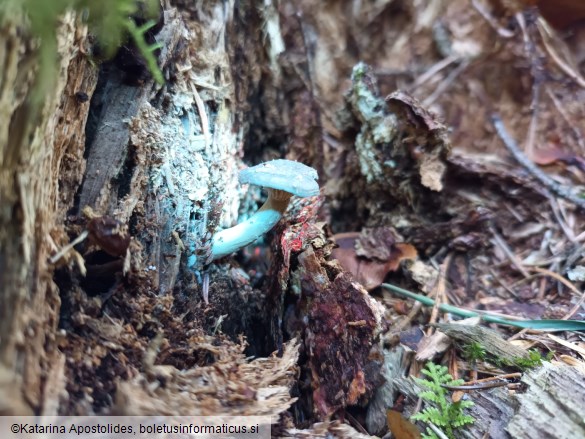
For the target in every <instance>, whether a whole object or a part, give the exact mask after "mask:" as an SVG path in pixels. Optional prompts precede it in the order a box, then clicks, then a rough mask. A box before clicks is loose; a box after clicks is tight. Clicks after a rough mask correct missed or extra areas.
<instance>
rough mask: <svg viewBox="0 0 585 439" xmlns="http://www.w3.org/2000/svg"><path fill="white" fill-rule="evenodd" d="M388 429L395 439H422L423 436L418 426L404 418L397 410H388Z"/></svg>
mask: <svg viewBox="0 0 585 439" xmlns="http://www.w3.org/2000/svg"><path fill="white" fill-rule="evenodd" d="M387 416H388V428H389V429H390V431H391V432H392V434H393V435H394V437H395V438H398V439H420V438H421V434H420V431H419V429H418V428H417V426H416V425H414V424H413V423H412V422H410V421H409V420H408V419H406V418H404V417H403V416H402V415H401V414H400V413H399V412H397V411H396V410H388V412H387Z"/></svg>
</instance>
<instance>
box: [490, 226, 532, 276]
mask: <svg viewBox="0 0 585 439" xmlns="http://www.w3.org/2000/svg"><path fill="white" fill-rule="evenodd" d="M490 232H491V233H492V235H493V236H494V239H493V240H492V244H494V245H495V246H497V247H500V249H501V250H502V251H503V252H504V253H505V254H506V256H507V257H508V259H509V260H510V262H512V265H514V267H516V268H517V269H518V271H519V272H520V273H522V275H523V276H524V277H528V276H530V275H529V274H528V272H527V271H526V269H525V268H524V266H523V265H522V262H521V261H520V260H519V259H518V257H517V256H516V255H515V254H514V252H513V251H512V249H511V248H510V247H509V246H508V243H507V242H506V241H504V238H502V237H501V236H500V234H499V233H498V232H497V231H496V229H495V228H494V227H490Z"/></svg>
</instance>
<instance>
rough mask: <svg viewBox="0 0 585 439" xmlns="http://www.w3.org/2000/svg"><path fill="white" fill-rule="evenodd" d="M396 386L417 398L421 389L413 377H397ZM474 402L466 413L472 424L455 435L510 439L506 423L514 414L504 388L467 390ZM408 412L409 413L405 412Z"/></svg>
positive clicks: (470, 437)
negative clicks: (472, 419)
mask: <svg viewBox="0 0 585 439" xmlns="http://www.w3.org/2000/svg"><path fill="white" fill-rule="evenodd" d="M396 387H397V388H398V390H399V391H400V393H402V394H403V395H405V396H407V397H408V398H411V400H412V401H417V400H418V395H419V394H420V392H422V391H423V389H422V387H420V386H419V385H418V384H416V382H415V381H414V380H413V379H404V378H402V379H398V380H396ZM466 398H469V399H470V400H471V401H473V402H474V403H475V405H474V406H473V407H471V408H470V409H468V411H466V413H468V414H470V415H471V416H473V418H474V419H475V421H474V423H473V424H470V425H467V426H466V427H465V428H464V429H461V430H460V431H458V432H457V434H458V435H460V436H457V437H462V438H467V439H480V438H486V437H487V438H490V439H510V435H509V434H508V433H506V430H505V428H506V425H507V424H508V422H509V420H510V419H511V418H512V416H513V414H514V408H513V404H512V401H513V399H512V397H511V396H510V395H509V394H508V391H507V390H506V389H505V388H501V387H500V388H496V389H489V390H485V391H481V392H480V391H473V392H469V394H468V395H467V396H466ZM407 414H410V413H407Z"/></svg>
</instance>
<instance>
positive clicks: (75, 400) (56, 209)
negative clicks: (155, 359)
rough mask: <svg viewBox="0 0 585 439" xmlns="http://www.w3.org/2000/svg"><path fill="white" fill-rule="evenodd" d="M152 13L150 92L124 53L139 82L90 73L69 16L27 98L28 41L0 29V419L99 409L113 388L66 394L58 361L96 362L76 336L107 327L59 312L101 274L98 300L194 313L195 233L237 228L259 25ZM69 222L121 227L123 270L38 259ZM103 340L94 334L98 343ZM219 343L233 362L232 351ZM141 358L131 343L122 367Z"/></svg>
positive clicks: (84, 252) (97, 68)
mask: <svg viewBox="0 0 585 439" xmlns="http://www.w3.org/2000/svg"><path fill="white" fill-rule="evenodd" d="M161 5H162V13H161V20H160V23H159V24H160V26H157V30H156V32H155V35H154V38H155V41H157V42H160V43H162V48H161V50H160V53H157V56H158V62H159V65H160V67H161V68H162V69H163V71H164V73H165V85H164V86H160V85H158V84H156V83H155V82H154V81H153V80H152V79H151V78H150V76H149V75H148V73H147V72H146V69H145V67H144V64H143V63H142V62H141V60H140V59H139V56H138V55H135V56H137V57H138V59H137V60H130V61H132V62H135V64H137V65H138V66H141V67H142V69H141V72H140V74H139V75H133V72H132V71H129V70H124V68H125V67H126V66H125V64H124V62H121V63H119V62H117V61H116V60H114V61H112V62H107V63H103V64H102V65H98V64H97V63H96V62H95V61H94V60H92V59H91V55H90V53H91V50H92V47H91V44H90V42H89V39H88V33H87V29H86V27H85V26H84V25H83V24H82V23H81V22H80V21H79V20H77V18H76V17H75V15H74V14H72V13H70V14H68V15H67V16H65V17H63V18H62V20H61V24H60V28H59V33H58V43H59V44H58V48H59V52H58V58H59V66H58V67H59V68H58V77H57V78H55V83H54V84H53V87H52V88H50V89H49V90H48V92H47V94H46V95H45V96H43V97H42V99H40V100H34V97H33V94H34V91H33V89H34V84H35V80H36V79H35V68H36V64H37V61H38V60H37V56H38V54H37V52H36V47H37V46H36V43H35V41H34V40H33V39H32V37H30V36H29V35H28V34H27V33H26V32H22V31H21V29H23V27H22V23H21V22H17V21H10V20H9V21H7V22H5V23H3V24H2V28H1V29H0V59H1V60H2V62H3V67H2V69H1V70H0V84H1V85H2V88H1V89H0V104H1V105H0V108H2V110H1V111H2V113H1V114H0V285H1V288H0V303H1V305H0V334H1V335H0V413H1V414H11V413H18V414H27V413H42V414H46V415H51V414H56V413H59V412H61V413H67V412H70V409H71V408H72V407H75V410H76V412H77V413H79V414H89V413H92V412H94V411H96V410H97V409H100V410H103V409H107V408H108V406H111V404H112V398H113V395H112V392H113V391H114V390H113V389H115V387H113V388H112V387H110V388H107V389H106V390H105V391H104V390H103V389H102V390H100V391H99V392H97V391H96V389H93V394H92V391H89V393H84V392H85V391H83V390H82V391H81V392H77V390H79V389H83V382H82V381H80V382H77V383H76V382H75V379H76V378H78V376H77V375H76V371H80V373H81V372H83V370H82V369H81V368H78V364H76V362H75V361H74V360H71V357H70V356H68V355H71V354H72V353H77V352H78V351H76V350H75V349H76V348H77V349H80V351H79V352H83V346H84V343H87V346H86V347H87V349H88V350H87V351H86V352H88V354H89V355H90V356H93V355H96V350H94V347H99V343H98V344H97V345H95V346H92V343H93V341H92V335H91V334H92V331H93V332H94V334H93V337H97V339H98V341H99V338H100V337H103V336H104V335H105V334H104V333H103V331H105V330H108V326H107V325H104V324H103V322H101V321H99V320H97V319H96V320H93V318H95V317H97V315H89V314H91V312H90V313H89V314H84V312H81V313H72V312H71V311H72V310H75V308H71V305H72V304H79V303H82V302H83V303H84V305H88V304H91V303H92V302H93V303H94V304H95V303H96V300H95V299H94V298H92V297H91V295H89V296H86V292H85V287H86V286H87V284H91V283H93V284H94V286H95V285H96V283H95V282H94V281H95V280H96V279H102V280H103V278H104V277H106V276H104V273H106V274H107V277H108V279H109V280H111V281H112V282H113V285H112V284H108V285H105V286H104V285H101V284H97V289H98V293H100V294H101V293H104V291H105V292H106V293H108V291H109V293H108V294H110V295H111V294H113V293H114V292H115V291H116V289H115V288H114V290H112V289H111V288H110V287H112V286H117V287H118V288H117V291H125V290H131V291H133V292H134V293H133V294H134V295H135V294H136V293H137V292H139V291H140V292H142V293H144V294H146V295H152V294H154V295H155V297H156V296H157V295H158V296H160V297H163V296H165V295H168V294H171V293H172V292H173V290H174V289H175V288H176V286H177V283H180V290H181V292H182V294H183V296H182V297H186V298H187V299H186V302H189V301H195V302H201V299H200V293H201V291H200V287H199V284H198V282H197V281H198V280H200V279H197V278H196V276H195V274H196V270H197V269H198V268H200V263H199V262H198V261H197V256H198V255H197V254H196V251H197V249H198V248H199V247H201V246H203V244H204V241H205V237H206V236H207V235H208V229H209V230H211V231H213V230H214V229H215V228H217V227H221V226H228V225H231V224H233V223H234V222H235V220H236V218H237V214H238V206H239V199H240V191H239V190H238V188H237V170H238V168H239V167H240V165H241V158H240V157H241V145H242V143H243V136H244V135H245V133H246V131H247V127H248V123H249V121H248V117H247V115H246V112H247V111H249V110H250V103H249V102H250V100H251V99H250V96H251V95H254V94H256V93H257V91H256V88H257V87H258V84H259V83H260V80H261V71H260V69H259V68H258V67H257V65H259V64H260V63H261V62H263V60H265V45H264V44H265V42H266V41H265V40H264V39H263V33H262V32H261V31H260V30H258V32H250V26H251V27H253V28H254V29H256V28H257V29H260V28H261V26H262V24H263V23H264V22H263V20H262V17H260V15H259V14H260V11H259V10H258V9H256V8H255V7H249V8H248V7H239V8H237V7H236V5H235V4H234V3H233V2H228V3H225V2H222V1H211V2H209V1H198V2H183V1H180V0H178V1H176V2H170V1H167V0H164V1H162V2H161ZM18 19H20V18H19V17H15V18H14V20H18ZM243 35H245V37H243ZM122 61H128V60H122ZM234 72H235V73H236V77H235V78H234V76H233V73H234ZM264 79H266V78H264ZM264 87H268V86H267V85H265V86H264ZM94 91H95V93H94ZM86 207H89V208H90V209H91V210H90V211H89V210H87V209H85V208H86ZM84 211H85V212H88V214H90V215H93V216H96V217H101V218H113V219H114V220H115V221H116V224H120V225H122V226H123V227H125V230H126V229H127V230H130V234H131V235H132V243H131V245H130V251H131V254H130V255H129V257H128V258H126V261H125V262H124V264H122V263H121V261H118V260H114V261H113V263H112V264H109V263H108V264H100V262H99V261H98V262H96V261H95V260H90V259H89V256H88V254H89V253H88V250H91V246H90V245H85V246H82V247H81V248H78V249H76V250H72V251H70V252H69V253H68V254H66V255H65V257H63V258H62V259H60V260H58V261H56V263H55V264H53V263H52V262H51V261H50V257H51V256H52V255H54V254H55V253H57V252H58V251H59V250H60V249H61V248H63V247H64V246H66V245H67V244H69V242H71V241H72V240H73V239H75V238H76V237H77V236H78V235H79V234H80V233H82V231H83V230H84V229H86V228H87V224H88V223H87V221H88V219H89V218H86V217H85V215H84V214H83V213H82V212H84ZM90 244H95V242H93V243H90ZM114 259H115V258H114ZM85 270H87V276H86V277H85V278H84V277H83V276H82V275H81V273H82V272H83V271H85ZM108 270H109V271H108ZM180 273H181V274H180ZM84 282H85V284H84ZM222 286H223V285H222V284H221V283H218V284H217V285H212V288H211V289H212V294H214V293H216V294H215V296H214V297H218V296H219V297H220V298H221V294H220V292H221V288H220V287H222ZM102 287H104V288H105V290H103V288H102ZM140 287H141V288H142V289H141V288H140ZM109 288H110V289H109ZM108 289H109V290H108ZM87 291H89V290H87ZM225 291H228V290H227V289H225ZM92 294H96V292H95V291H94V292H93V293H92ZM82 296H83V297H85V299H80V297H82ZM107 297H108V296H107V294H106V295H105V296H101V297H99V298H98V302H99V303H101V304H103V302H105V301H107V300H108V299H107ZM228 299H229V298H224V300H223V301H221V300H219V299H218V300H219V302H220V303H221V304H222V305H223V308H221V307H218V309H219V310H218V315H217V316H216V317H219V315H222V314H230V313H229V309H230V307H233V306H238V305H239V304H240V303H239V302H234V301H230V300H228ZM62 300H63V301H64V302H65V304H64V309H65V311H63V309H62V307H61V301H62ZM157 300H158V299H157ZM165 300H166V299H164V298H161V299H160V302H161V303H167V304H168V301H167V302H165ZM102 301H103V302H102ZM183 305H184V304H183ZM187 305H188V303H187ZM169 306H170V305H169ZM97 310H98V311H99V307H98V308H97ZM81 311H87V309H85V310H81ZM134 311H136V309H135V310H134ZM60 312H61V315H60ZM231 314H235V313H234V312H232V313H231ZM148 323H150V322H148ZM59 326H61V328H65V331H64V332H63V334H64V336H58V331H59ZM117 328H118V327H117V326H116V325H110V328H109V330H110V335H111V334H112V331H113V330H116V329H117ZM88 329H89V333H88V332H87V331H88ZM236 329H237V328H236ZM76 331H79V333H76ZM100 331H102V332H100ZM173 332H174V333H176V332H177V331H176V329H173ZM234 333H235V334H238V332H237V331H234ZM117 341H118V340H115V341H112V343H113V344H114V345H115V342H117ZM118 346H119V345H118ZM226 346H228V347H227V348H226V349H227V350H228V351H229V350H230V349H233V350H234V352H236V353H238V355H239V356H235V357H234V358H237V362H240V361H243V360H241V359H240V356H243V353H242V352H240V351H241V347H240V346H235V345H234V346H232V345H230V344H229V343H228V344H226ZM98 350H99V349H98ZM145 352H146V349H145V348H144V347H141V346H137V351H136V354H137V356H136V357H134V360H135V361H136V363H135V364H140V361H141V356H142V355H144V354H145ZM108 355H109V354H106V355H105V356H102V357H99V356H98V357H92V358H93V359H94V361H95V362H96V364H97V365H99V367H101V368H107V364H106V363H104V361H105V360H107V359H108V358H116V357H115V356H113V357H112V356H110V357H108ZM234 355H235V354H234ZM66 357H67V358H69V360H70V361H66ZM242 358H244V357H242ZM234 361H236V360H234ZM127 367H128V369H127V370H126V371H124V373H130V374H131V373H132V370H133V369H132V367H133V365H131V364H129V365H127ZM287 367H288V368H289V369H290V368H293V367H294V362H293V364H290V365H288V366H287ZM113 370H114V369H112V371H113ZM112 371H108V373H110V372H112ZM84 373H85V372H84ZM85 378H86V379H90V380H93V384H94V386H95V387H99V386H101V385H103V382H102V383H99V381H100V380H102V381H103V379H104V377H99V376H96V375H93V377H92V375H91V371H90V372H89V374H86V375H85ZM77 385H78V387H76V386H77ZM86 389H87V387H86ZM281 393H282V392H281ZM285 396H286V397H285ZM100 398H101V401H100ZM279 398H280V399H281V401H282V403H281V404H280V407H286V406H287V405H288V404H290V403H291V402H292V399H291V398H290V396H288V395H286V392H284V393H283V394H281V395H279ZM279 410H282V409H279Z"/></svg>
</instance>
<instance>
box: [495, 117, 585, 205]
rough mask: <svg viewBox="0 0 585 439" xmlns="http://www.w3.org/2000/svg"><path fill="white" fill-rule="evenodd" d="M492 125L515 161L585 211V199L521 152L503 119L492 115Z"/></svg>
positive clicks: (549, 187)
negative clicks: (574, 193) (547, 173)
mask: <svg viewBox="0 0 585 439" xmlns="http://www.w3.org/2000/svg"><path fill="white" fill-rule="evenodd" d="M492 123H493V124H494V127H495V128H496V131H497V133H498V136H500V139H501V140H502V142H503V143H504V145H505V146H506V149H507V150H508V151H509V152H510V154H512V156H513V157H514V159H516V161H517V162H518V163H520V165H522V166H523V167H524V168H525V169H526V170H527V171H528V172H530V174H532V176H533V177H534V178H535V179H537V180H538V181H539V182H540V183H541V184H543V185H544V186H545V187H546V188H547V189H549V190H550V191H551V192H553V193H554V194H556V195H558V196H559V197H561V198H564V199H565V200H568V201H570V202H571V203H573V204H574V205H576V206H577V207H579V208H580V209H582V210H585V199H583V198H580V197H577V196H575V195H573V194H572V193H571V191H570V190H569V188H567V187H566V186H563V185H561V184H560V183H557V182H556V181H555V180H553V179H552V178H550V177H549V176H548V175H546V174H545V173H544V172H542V171H541V170H540V169H538V167H537V166H536V165H535V164H534V163H533V162H531V161H530V160H529V159H528V157H526V156H525V155H524V153H523V152H522V151H520V148H519V147H518V144H517V143H516V141H515V140H514V139H513V138H512V137H511V136H510V134H508V131H506V127H505V126H504V122H502V119H501V118H500V116H499V115H498V114H493V115H492Z"/></svg>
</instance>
